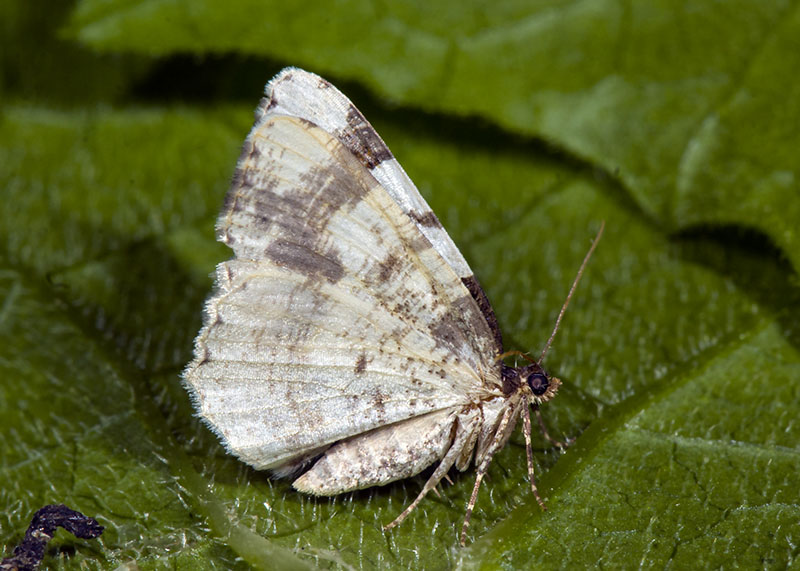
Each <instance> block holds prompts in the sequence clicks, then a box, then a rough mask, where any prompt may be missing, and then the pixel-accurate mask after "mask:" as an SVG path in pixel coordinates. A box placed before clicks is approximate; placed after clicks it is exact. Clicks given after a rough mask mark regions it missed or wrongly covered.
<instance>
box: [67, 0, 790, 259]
mask: <svg viewBox="0 0 800 571" xmlns="http://www.w3.org/2000/svg"><path fill="white" fill-rule="evenodd" d="M71 31H72V33H73V34H74V35H75V37H77V38H79V39H80V40H82V41H83V42H85V43H86V44H87V45H91V46H93V47H96V48H100V49H103V50H131V51H134V52H139V53H147V54H153V53H156V54H162V55H163V54H169V53H174V52H183V51H189V52H193V53H208V52H228V51H235V52H240V53H245V54H255V55H261V56H268V57H272V58H278V59H281V60H284V61H289V62H293V63H295V64H298V65H303V66H310V67H313V68H314V69H319V70H323V71H326V72H331V73H334V74H335V75H336V76H338V77H341V78H345V77H346V78H357V79H359V80H360V81H363V82H364V83H366V84H367V85H369V86H370V87H371V88H373V89H374V90H375V91H376V92H377V93H379V94H381V95H383V96H385V97H387V98H390V99H393V100H395V101H398V102H401V103H404V104H409V105H412V106H415V107H420V108H423V109H427V110H436V111H442V112H446V113H451V114H453V113H455V114H463V115H481V116H483V117H486V118H488V119H489V120H491V121H493V122H496V123H498V124H500V125H502V126H503V127H505V128H507V129H509V130H511V131H516V132H520V133H524V134H526V135H533V136H536V137H540V138H542V139H545V140H547V141H550V142H552V143H553V144H555V145H557V146H559V147H560V148H562V149H565V150H567V151H568V152H569V153H571V154H573V155H575V156H577V157H580V158H581V159H582V160H585V161H586V162H588V163H590V164H591V165H593V166H597V167H601V168H603V169H604V170H605V171H606V172H608V173H613V175H614V176H615V177H618V178H619V180H620V181H621V182H622V183H623V185H624V186H625V188H626V191H627V192H628V193H630V195H631V197H632V198H633V199H634V200H635V201H636V202H637V204H638V206H639V208H640V209H641V210H642V211H643V213H645V214H646V215H647V216H650V217H651V218H653V220H654V221H655V222H657V223H658V224H660V225H661V226H663V227H664V228H667V229H669V230H685V229H687V228H694V227H697V226H708V225H714V226H727V225H739V226H743V227H751V228H755V229H758V230H759V231H761V232H763V233H764V234H766V235H768V236H769V237H770V239H771V240H773V241H774V243H775V244H776V245H777V246H778V247H780V248H783V249H784V250H785V253H786V255H787V256H788V257H789V259H790V260H791V261H792V263H793V265H794V267H795V269H797V268H800V232H798V231H797V224H796V221H797V220H798V219H800V205H798V201H797V200H795V195H796V194H797V187H798V180H800V158H799V156H798V153H796V152H795V149H797V148H798V146H800V130H798V129H796V128H795V126H796V125H797V124H799V123H800V96H798V95H800V87H798V85H799V83H798V81H797V80H796V74H795V70H796V69H797V68H798V66H799V65H800V39H799V38H800V12H798V11H797V10H796V9H794V5H793V4H791V3H789V2H787V1H785V0H781V1H776V2H759V1H757V0H736V1H734V2H725V3H715V2H699V3H693V4H692V5H691V7H685V8H684V9H676V7H675V5H674V2H670V1H669V0H653V1H648V2H635V3H632V4H630V5H627V4H619V3H618V2H613V1H610V0H594V1H587V2H577V3H576V2H571V3H557V2H550V1H540V2H525V3H520V2H517V1H515V0H505V1H503V2H496V3H493V4H492V7H491V9H487V8H486V7H485V6H484V5H483V3H478V2H471V3H464V2H451V3H443V2H418V3H417V2H399V3H398V2H396V3H390V4H388V5H381V6H380V8H378V7H377V6H376V5H374V4H373V3H370V2H363V1H357V0H351V1H346V2H341V3H339V4H338V5H337V9H336V10H335V12H332V11H331V5H330V3H329V2H325V1H318V2H303V3H287V2H279V1H273V2H269V1H267V2H251V1H248V0H238V1H237V0H233V1H232V2H226V3H225V4H224V5H223V4H219V3H216V2H212V1H210V0H205V1H203V0H201V1H199V2H198V1H197V0H169V1H167V0H147V1H143V2H136V3H131V2H130V1H129V0H112V1H111V2H109V1H108V0H82V1H81V2H80V4H79V7H78V9H77V10H76V12H75V15H74V17H73V20H72V23H71ZM420 62H424V65H420ZM772 204H782V205H783V207H782V208H779V209H774V208H772V207H771V206H770V205H772Z"/></svg>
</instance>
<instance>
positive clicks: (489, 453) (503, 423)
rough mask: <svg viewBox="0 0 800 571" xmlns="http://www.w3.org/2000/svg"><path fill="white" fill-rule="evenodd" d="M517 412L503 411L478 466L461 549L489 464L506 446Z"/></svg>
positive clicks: (510, 408)
mask: <svg viewBox="0 0 800 571" xmlns="http://www.w3.org/2000/svg"><path fill="white" fill-rule="evenodd" d="M516 412H517V410H516V409H515V408H514V407H508V408H506V409H505V410H504V411H503V417H502V418H501V419H500V423H499V424H498V425H497V430H496V431H495V434H496V436H495V439H494V441H492V443H491V444H490V445H489V448H488V449H487V450H486V455H485V456H484V457H483V461H482V462H481V465H480V466H478V472H477V474H476V476H475V486H474V487H473V488H472V496H470V498H469V503H468V504H467V513H466V515H465V516H464V525H463V527H462V528H461V541H460V543H461V547H464V545H466V543H467V528H468V527H469V520H470V519H471V518H472V510H473V509H474V508H475V501H476V500H477V499H478V490H479V489H480V487H481V482H482V481H483V477H484V476H485V475H486V470H487V469H488V468H489V462H491V461H492V457H493V456H494V454H495V452H497V451H498V450H499V449H500V448H501V446H502V445H503V444H505V438H504V437H503V435H504V432H505V430H506V427H507V426H508V423H509V422H510V421H511V419H512V418H513V417H514V414H516Z"/></svg>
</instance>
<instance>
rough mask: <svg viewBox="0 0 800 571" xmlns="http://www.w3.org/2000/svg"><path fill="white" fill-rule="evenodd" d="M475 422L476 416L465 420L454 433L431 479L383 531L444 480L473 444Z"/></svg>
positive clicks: (395, 524) (394, 525) (391, 526)
mask: <svg viewBox="0 0 800 571" xmlns="http://www.w3.org/2000/svg"><path fill="white" fill-rule="evenodd" d="M477 420H478V418H477V416H474V417H472V418H468V419H467V424H466V426H464V427H463V428H460V429H459V430H458V431H457V432H456V437H455V439H454V440H453V444H452V445H451V446H450V449H449V450H448V451H447V453H446V454H445V455H444V458H442V461H441V462H439V465H438V466H437V467H436V470H434V472H433V474H431V477H430V478H428V481H427V482H425V485H424V486H423V487H422V491H421V492H420V493H419V495H418V496H417V497H416V498H415V499H414V501H413V502H411V504H409V506H408V507H407V508H406V509H404V510H403V513H401V514H400V515H399V516H397V517H396V518H395V519H394V521H392V522H391V523H388V524H387V525H384V526H383V529H385V530H386V529H392V528H393V527H396V526H398V525H400V524H401V523H402V522H403V520H404V519H406V517H408V514H410V513H411V512H412V511H414V509H415V508H416V507H417V506H418V505H419V503H420V502H421V501H422V498H424V497H425V496H426V495H427V493H428V492H430V491H431V490H432V489H434V488H435V487H436V485H437V484H439V482H440V481H441V480H442V478H444V477H445V476H446V475H447V472H448V470H450V468H451V467H452V466H453V464H455V462H456V460H457V459H458V457H459V455H460V454H463V452H464V446H465V445H469V443H470V442H474V439H473V438H472V434H473V432H475V431H476V430H477V428H478V422H477ZM462 421H463V418H460V419H459V425H460V426H461V422H462Z"/></svg>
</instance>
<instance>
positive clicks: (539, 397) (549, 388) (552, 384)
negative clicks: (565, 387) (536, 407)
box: [520, 364, 561, 404]
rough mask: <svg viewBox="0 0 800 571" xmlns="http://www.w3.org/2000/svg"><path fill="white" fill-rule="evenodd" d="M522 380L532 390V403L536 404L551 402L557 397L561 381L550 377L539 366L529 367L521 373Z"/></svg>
mask: <svg viewBox="0 0 800 571" xmlns="http://www.w3.org/2000/svg"><path fill="white" fill-rule="evenodd" d="M520 378H521V379H520V380H522V381H523V382H524V383H525V384H526V385H527V387H528V389H530V391H531V394H532V399H531V400H532V401H533V402H534V403H536V404H541V403H543V402H547V401H549V400H550V399H551V398H553V397H554V396H556V393H557V392H558V387H560V386H561V381H560V380H558V379H557V378H556V377H551V376H550V375H548V374H547V373H546V372H545V371H544V369H542V368H541V367H540V366H539V365H538V364H534V365H529V366H527V367H524V368H523V369H522V371H520Z"/></svg>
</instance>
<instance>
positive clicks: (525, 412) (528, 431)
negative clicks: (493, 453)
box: [522, 402, 547, 511]
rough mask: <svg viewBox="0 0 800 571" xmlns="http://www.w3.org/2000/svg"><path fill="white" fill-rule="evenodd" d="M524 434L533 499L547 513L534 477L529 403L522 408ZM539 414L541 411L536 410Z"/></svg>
mask: <svg viewBox="0 0 800 571" xmlns="http://www.w3.org/2000/svg"><path fill="white" fill-rule="evenodd" d="M522 408H523V410H522V432H523V433H524V434H525V456H527V458H528V480H530V482H531V492H533V497H534V498H536V501H537V502H539V507H541V508H542V509H543V510H544V511H547V507H546V506H545V505H544V502H543V501H542V498H541V497H540V496H539V490H538V489H537V488H536V478H534V476H533V446H532V445H531V415H530V411H529V410H528V404H527V402H526V403H525V404H524V406H523V407H522ZM536 412H539V409H538V408H537V409H536Z"/></svg>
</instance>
